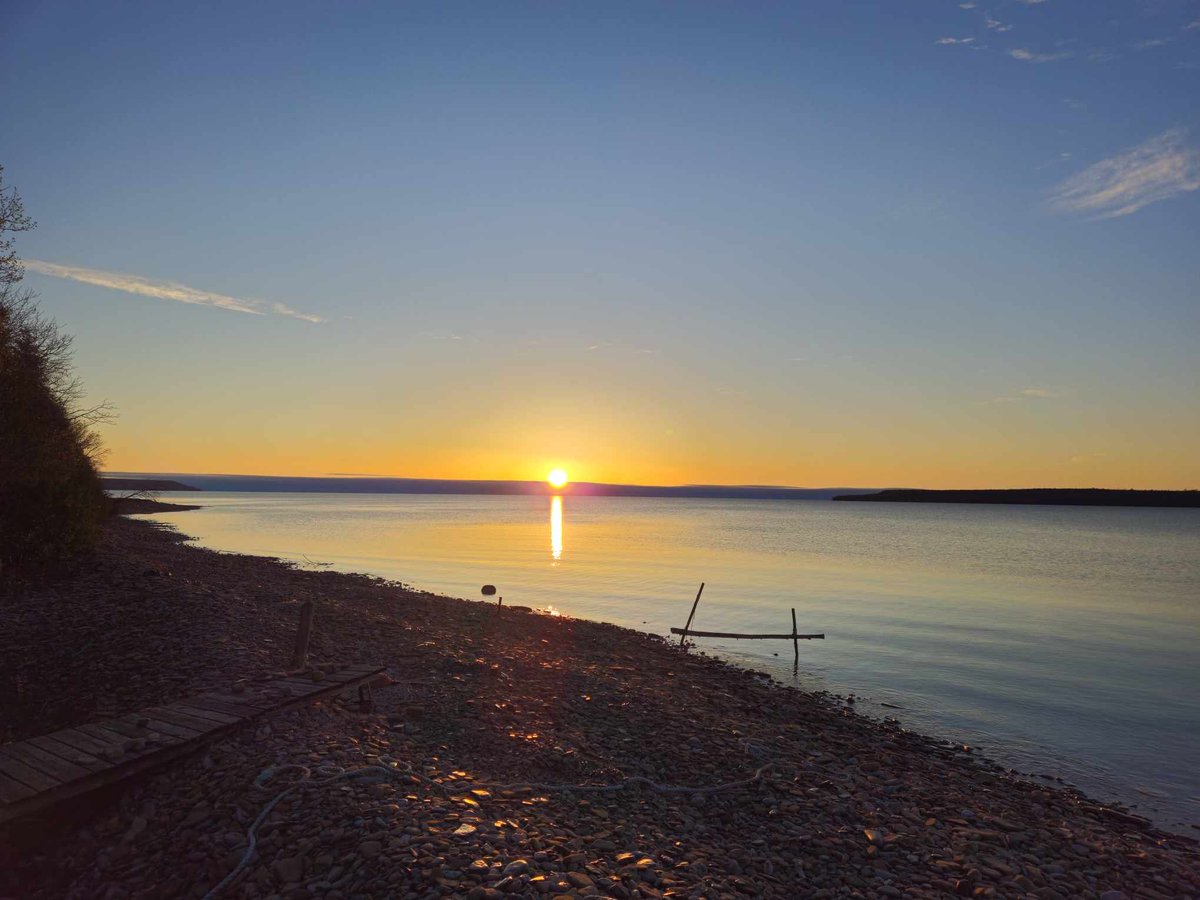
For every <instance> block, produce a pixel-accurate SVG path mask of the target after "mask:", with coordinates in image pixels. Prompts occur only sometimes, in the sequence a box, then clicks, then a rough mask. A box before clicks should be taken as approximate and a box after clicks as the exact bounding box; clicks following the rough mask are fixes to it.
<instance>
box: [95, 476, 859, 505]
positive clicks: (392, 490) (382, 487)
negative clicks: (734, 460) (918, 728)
mask: <svg viewBox="0 0 1200 900" xmlns="http://www.w3.org/2000/svg"><path fill="white" fill-rule="evenodd" d="M103 480H104V487H105V488H107V489H109V490H141V491H234V492H238V491H254V492H265V493H304V494H308V493H316V494H322V493H334V494H476V495H478V494H483V495H500V496H513V495H517V496H522V495H524V496H548V495H551V494H559V493H561V494H563V495H564V496H572V497H657V498H686V499H697V500H831V499H833V497H834V496H836V495H838V494H853V493H855V492H857V491H863V492H869V491H875V490H877V488H851V487H827V488H794V487H776V486H772V485H721V484H684V485H641V484H603V483H598V482H585V481H576V482H572V483H571V484H569V485H567V487H566V488H564V489H562V490H561V491H560V490H556V489H554V488H552V487H551V486H550V485H549V484H547V483H546V482H544V481H494V480H493V481H488V480H469V479H440V478H365V477H363V478H358V477H313V478H308V477H291V476H286V475H187V474H178V473H172V474H169V475H168V474H163V475H159V474H147V475H139V474H137V473H128V472H122V473H116V474H113V475H105V476H103Z"/></svg>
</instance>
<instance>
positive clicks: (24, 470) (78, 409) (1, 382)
mask: <svg viewBox="0 0 1200 900" xmlns="http://www.w3.org/2000/svg"><path fill="white" fill-rule="evenodd" d="M0 171H2V170H0ZM29 225H30V222H29V219H28V217H26V216H25V213H24V209H23V208H22V206H21V202H20V198H19V197H18V196H17V195H16V193H15V192H11V191H4V190H3V185H2V183H0V237H3V234H4V233H5V231H21V230H25V228H27V227H29ZM20 276H21V269H20V263H19V261H18V260H17V259H16V257H15V256H14V255H13V253H12V249H11V241H0V587H3V588H6V589H7V588H11V587H12V586H13V585H14V584H15V583H17V582H19V580H21V579H23V578H24V577H26V576H28V575H30V574H33V573H35V572H39V571H42V570H45V569H47V568H48V567H51V566H53V565H54V564H56V563H59V562H61V561H63V560H64V559H66V558H68V557H70V556H72V555H75V554H77V553H79V552H80V551H82V550H85V549H86V548H88V547H89V546H90V545H91V544H92V543H93V541H94V540H95V539H96V537H97V535H98V533H99V530H100V525H101V521H102V519H103V516H104V513H105V510H106V507H107V505H108V504H107V502H106V499H105V495H104V491H103V490H102V488H101V485H100V478H99V476H98V474H97V472H96V463H95V458H96V455H97V454H98V452H99V440H98V438H97V436H96V434H95V432H94V431H93V430H92V429H93V426H94V425H95V424H96V423H97V422H98V421H102V420H103V419H104V418H105V417H106V415H107V407H105V406H100V407H94V408H91V409H88V408H84V407H83V406H82V405H81V403H80V401H81V399H82V390H81V388H80V386H79V383H78V382H77V381H75V380H74V379H73V378H72V374H71V352H70V348H71V339H70V338H69V337H67V336H65V335H62V334H60V333H59V331H58V328H57V326H56V325H55V324H54V322H52V321H50V320H48V319H46V318H44V317H43V316H41V315H40V314H39V313H38V311H37V307H36V306H35V305H34V302H33V297H32V295H31V294H30V293H29V292H28V291H23V290H21V289H19V288H17V287H16V282H17V280H19V278H20Z"/></svg>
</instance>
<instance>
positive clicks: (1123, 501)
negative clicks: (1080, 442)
mask: <svg viewBox="0 0 1200 900" xmlns="http://www.w3.org/2000/svg"><path fill="white" fill-rule="evenodd" d="M833 499H834V500H865V501H869V502H874V503H991V504H1019V505H1027V506H1145V507H1163V508H1176V509H1187V508H1200V491H1120V490H1109V489H1105V488H1017V489H1011V490H986V491H932V490H918V489H907V488H904V489H900V488H894V489H890V490H886V491H879V492H877V493H873V494H843V495H840V496H837V497H834V498H833Z"/></svg>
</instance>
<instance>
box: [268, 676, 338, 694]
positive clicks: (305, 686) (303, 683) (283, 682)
mask: <svg viewBox="0 0 1200 900" xmlns="http://www.w3.org/2000/svg"><path fill="white" fill-rule="evenodd" d="M338 684H345V682H343V681H339V682H338ZM323 685H324V686H326V687H327V686H328V685H326V684H325V682H324V681H313V680H312V679H310V678H281V679H280V680H279V681H273V682H271V687H281V688H289V687H290V688H297V689H299V690H301V691H304V692H305V693H306V694H311V693H312V692H314V691H319V690H321V689H322V686H323Z"/></svg>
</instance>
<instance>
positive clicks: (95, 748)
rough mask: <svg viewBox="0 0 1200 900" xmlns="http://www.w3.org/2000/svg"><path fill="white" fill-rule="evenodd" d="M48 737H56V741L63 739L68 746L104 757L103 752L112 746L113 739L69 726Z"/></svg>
mask: <svg viewBox="0 0 1200 900" xmlns="http://www.w3.org/2000/svg"><path fill="white" fill-rule="evenodd" d="M48 737H52V738H54V739H55V740H56V741H62V742H63V743H64V744H66V745H67V746H68V747H74V748H75V749H77V750H79V751H81V752H83V753H87V754H90V755H92V756H95V757H98V758H100V759H103V758H104V757H103V753H104V751H105V750H107V749H108V748H109V747H111V746H112V741H111V740H109V739H107V738H106V739H104V740H99V739H97V738H95V737H93V736H92V735H90V734H86V733H85V732H83V731H78V730H76V729H73V728H68V729H65V730H63V731H56V732H54V734H52V735H48Z"/></svg>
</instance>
